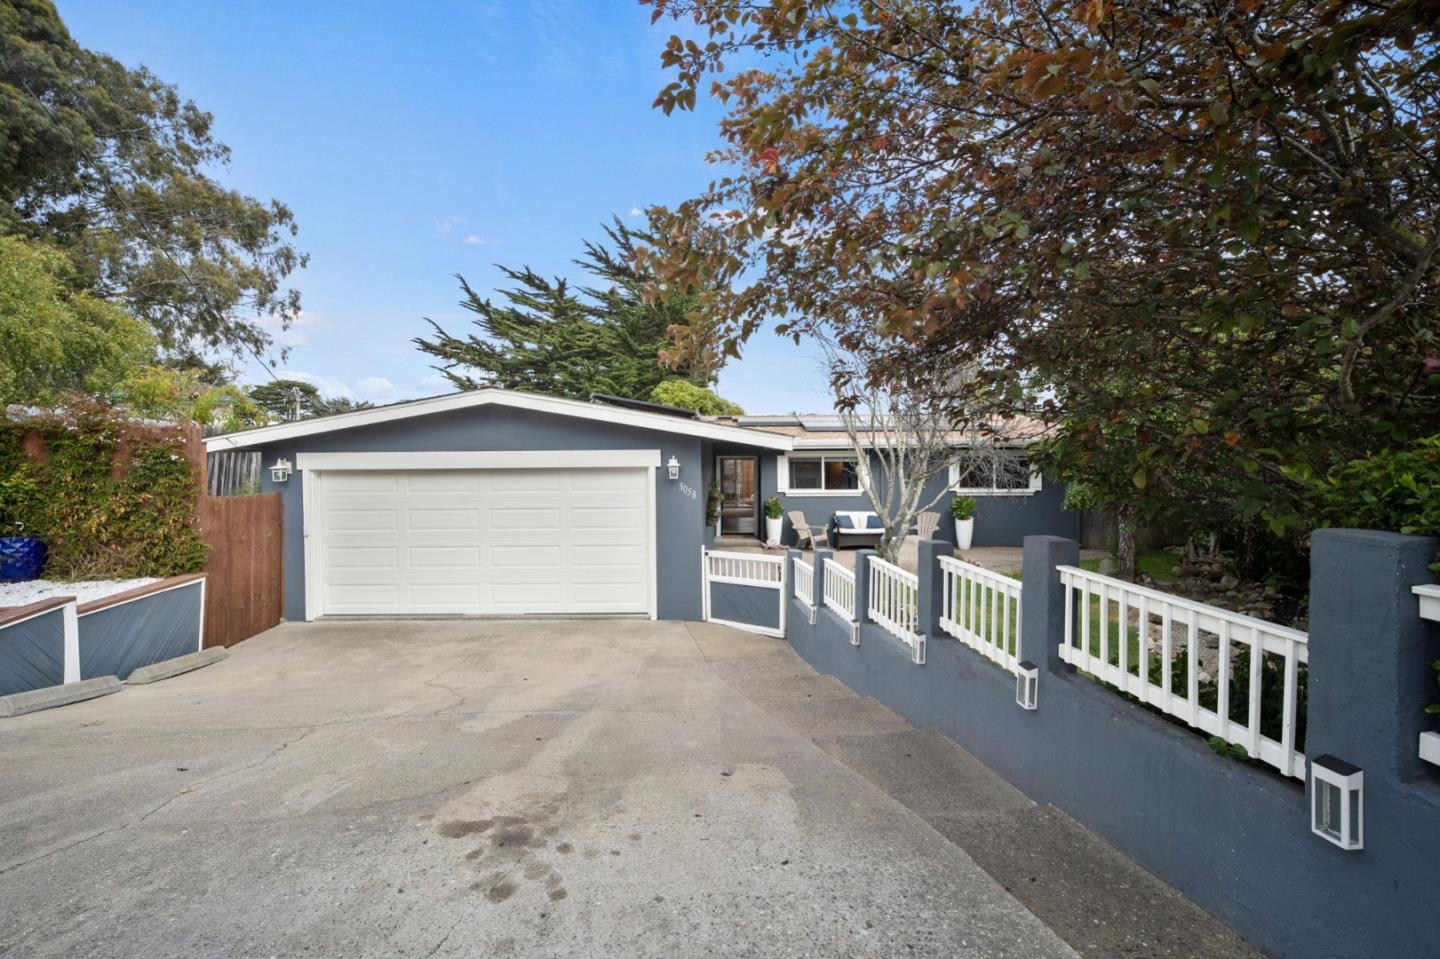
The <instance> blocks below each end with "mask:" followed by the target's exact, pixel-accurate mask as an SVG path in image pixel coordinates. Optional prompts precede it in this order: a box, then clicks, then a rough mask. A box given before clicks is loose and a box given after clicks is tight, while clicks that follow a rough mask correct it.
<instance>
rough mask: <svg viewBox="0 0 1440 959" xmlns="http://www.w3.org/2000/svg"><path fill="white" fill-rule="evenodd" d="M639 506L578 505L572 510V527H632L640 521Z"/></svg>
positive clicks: (631, 528)
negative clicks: (581, 506)
mask: <svg viewBox="0 0 1440 959" xmlns="http://www.w3.org/2000/svg"><path fill="white" fill-rule="evenodd" d="M640 514H641V510H640V509H639V507H605V506H587V507H583V508H580V507H577V508H576V509H573V510H571V511H570V517H571V518H570V524H571V528H572V529H607V530H608V529H630V530H633V529H635V527H636V526H637V525H638V524H639V523H640Z"/></svg>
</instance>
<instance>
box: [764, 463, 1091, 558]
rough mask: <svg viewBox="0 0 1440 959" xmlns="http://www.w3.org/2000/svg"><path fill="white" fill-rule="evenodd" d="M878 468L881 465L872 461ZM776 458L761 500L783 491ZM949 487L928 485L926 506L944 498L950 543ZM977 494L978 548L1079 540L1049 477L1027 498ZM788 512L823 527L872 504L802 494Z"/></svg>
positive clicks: (791, 536)
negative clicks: (1032, 539)
mask: <svg viewBox="0 0 1440 959" xmlns="http://www.w3.org/2000/svg"><path fill="white" fill-rule="evenodd" d="M872 463H874V464H875V466H874V468H875V469H877V470H878V469H879V468H880V467H879V461H878V460H877V459H874V458H872ZM776 471H777V458H776V456H775V455H774V454H773V453H766V454H764V455H762V456H761V457H760V490H761V495H762V497H770V496H774V495H776V493H777V492H778V490H779V488H780V484H779V482H778V476H777V472H776ZM948 485H949V477H948V476H947V475H941V476H937V477H935V478H934V479H932V480H931V481H930V482H929V483H928V484H926V487H925V493H924V497H923V499H922V500H921V502H922V503H924V502H928V501H929V500H930V499H932V498H934V497H935V496H937V495H939V496H940V499H939V501H938V502H936V504H935V505H934V506H933V507H932V509H933V510H934V511H935V512H938V513H939V514H940V527H939V529H938V530H937V531H936V533H935V538H937V539H943V540H945V541H946V542H948V543H952V544H953V543H954V542H955V524H954V522H952V521H951V518H950V500H951V499H952V498H953V495H952V494H947V493H946V487H947V486H948ZM966 495H973V496H974V499H975V535H974V539H973V540H972V542H971V545H973V546H1019V545H1020V544H1021V543H1022V542H1023V541H1024V539H1025V537H1026V536H1065V537H1069V538H1075V537H1078V536H1079V534H1080V514H1079V513H1078V512H1073V511H1070V510H1067V509H1065V487H1064V486H1063V485H1062V484H1060V483H1056V482H1053V481H1051V480H1049V479H1046V480H1044V481H1042V483H1041V485H1040V489H1039V490H1037V491H1035V492H1034V493H1030V494H1028V495H994V496H985V495H975V494H966ZM780 498H781V499H782V500H784V501H785V509H786V510H787V511H788V510H792V509H798V510H803V511H804V513H805V519H806V520H808V521H809V522H810V524H811V525H812V526H815V527H817V528H818V527H822V526H826V525H828V524H829V522H830V517H831V516H832V515H834V513H835V511H836V510H868V509H869V508H870V503H869V501H868V500H866V498H865V496H864V494H863V493H860V492H856V494H855V495H854V496H802V495H792V494H789V493H781V494H780ZM781 542H783V543H784V544H785V545H787V546H793V545H794V544H795V542H796V537H795V531H794V530H793V529H792V528H791V526H790V521H789V520H788V519H787V520H786V521H785V531H784V534H783V536H782V538H781Z"/></svg>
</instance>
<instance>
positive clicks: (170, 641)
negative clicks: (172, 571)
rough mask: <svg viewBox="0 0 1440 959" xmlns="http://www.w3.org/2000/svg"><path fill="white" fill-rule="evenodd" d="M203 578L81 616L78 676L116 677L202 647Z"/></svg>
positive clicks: (84, 677)
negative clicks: (200, 580) (201, 580)
mask: <svg viewBox="0 0 1440 959" xmlns="http://www.w3.org/2000/svg"><path fill="white" fill-rule="evenodd" d="M201 596H202V591H201V584H200V582H199V581H196V582H194V583H188V584H186V585H184V586H180V587H177V588H175V589H170V590H166V591H164V592H160V593H155V594H153V595H150V596H144V597H141V598H140V599H137V600H133V601H131V602H128V603H121V604H120V605H118V606H110V607H107V608H105V609H100V610H96V611H95V612H93V613H89V614H88V615H84V616H81V617H80V618H79V627H80V629H79V632H80V637H79V638H80V678H81V679H91V678H93V677H95V676H118V677H120V678H121V679H125V678H126V677H127V676H129V675H130V673H131V672H133V671H134V670H137V669H139V668H140V667H141V666H149V665H150V664H151V663H158V662H162V661H164V660H167V659H174V658H175V657H176V656H184V655H185V654H186V653H193V652H195V651H196V650H197V649H199V641H200V616H201V615H202V601H201Z"/></svg>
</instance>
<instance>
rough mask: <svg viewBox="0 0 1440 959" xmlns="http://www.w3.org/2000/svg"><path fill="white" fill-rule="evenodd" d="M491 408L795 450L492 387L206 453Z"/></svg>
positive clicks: (209, 446) (773, 439) (697, 425)
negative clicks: (496, 406)
mask: <svg viewBox="0 0 1440 959" xmlns="http://www.w3.org/2000/svg"><path fill="white" fill-rule="evenodd" d="M491 405H498V406H504V407H509V408H512V409H527V410H531V411H534V412H539V413H549V414H552V415H556V416H570V417H574V418H578V419H591V420H597V421H600V422H605V423H614V424H616V425H620V426H631V427H635V428H637V429H648V430H655V431H657V432H662V433H676V434H679V435H683V436H696V437H699V438H701V439H714V440H722V441H725V442H733V443H744V444H747V445H750V446H759V447H762V448H765V449H774V450H780V451H785V450H789V449H791V448H793V443H792V442H791V440H790V437H788V436H780V435H777V434H774V433H762V432H760V431H758V430H751V429H746V428H744V427H740V426H720V425H717V424H714V423H706V422H703V421H699V420H684V419H678V418H676V417H673V416H667V415H665V414H662V413H647V412H644V411H640V410H629V409H625V408H622V407H616V406H601V405H599V404H595V403H586V402H583V401H581V400H568V399H560V398H558V397H554V396H541V395H539V394H536V393H521V392H518V391H515V390H502V389H499V388H497V387H486V388H484V389H479V390H471V391H469V392H466V393H448V394H446V395H444V396H432V397H427V398H425V399H420V400H410V401H408V402H404V403H393V404H391V405H389V406H377V407H373V408H371V409H366V410H354V411H351V412H348V413H337V414H335V415H333V416H319V417H315V418H314V419H308V420H298V421H296V422H294V423H276V424H274V425H271V426H259V427H256V428H255V429H250V430H243V431H241V432H238V433H225V434H222V435H220V436H211V437H207V438H206V440H205V449H206V451H207V452H216V451H219V450H227V449H249V448H253V447H256V446H265V445H269V444H271V443H281V442H287V441H290V440H296V439H302V438H304V437H306V436H316V435H319V434H322V433H334V432H338V431H340V430H347V429H354V428H357V427H361V426H374V425H378V424H381V423H391V422H395V421H397V420H406V419H412V418H414V417H417V416H430V415H434V414H436V413H449V412H453V411H456V410H465V409H474V408H476V407H481V406H491Z"/></svg>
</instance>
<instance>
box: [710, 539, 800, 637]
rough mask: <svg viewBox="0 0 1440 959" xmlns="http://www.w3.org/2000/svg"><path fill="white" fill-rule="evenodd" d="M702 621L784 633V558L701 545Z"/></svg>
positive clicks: (775, 634) (752, 630)
mask: <svg viewBox="0 0 1440 959" xmlns="http://www.w3.org/2000/svg"><path fill="white" fill-rule="evenodd" d="M700 560H701V562H700V565H701V569H702V570H703V573H702V575H703V582H702V583H701V591H700V592H701V597H702V602H703V604H704V610H705V621H706V622H708V623H720V624H722V625H725V626H732V627H734V628H735V629H743V630H747V631H749V632H752V633H761V634H762V635H765V636H784V635H785V607H786V605H787V603H786V591H785V558H784V557H783V556H766V555H765V554H763V553H732V552H725V551H722V550H714V549H703V548H702V549H701V551H700Z"/></svg>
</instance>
